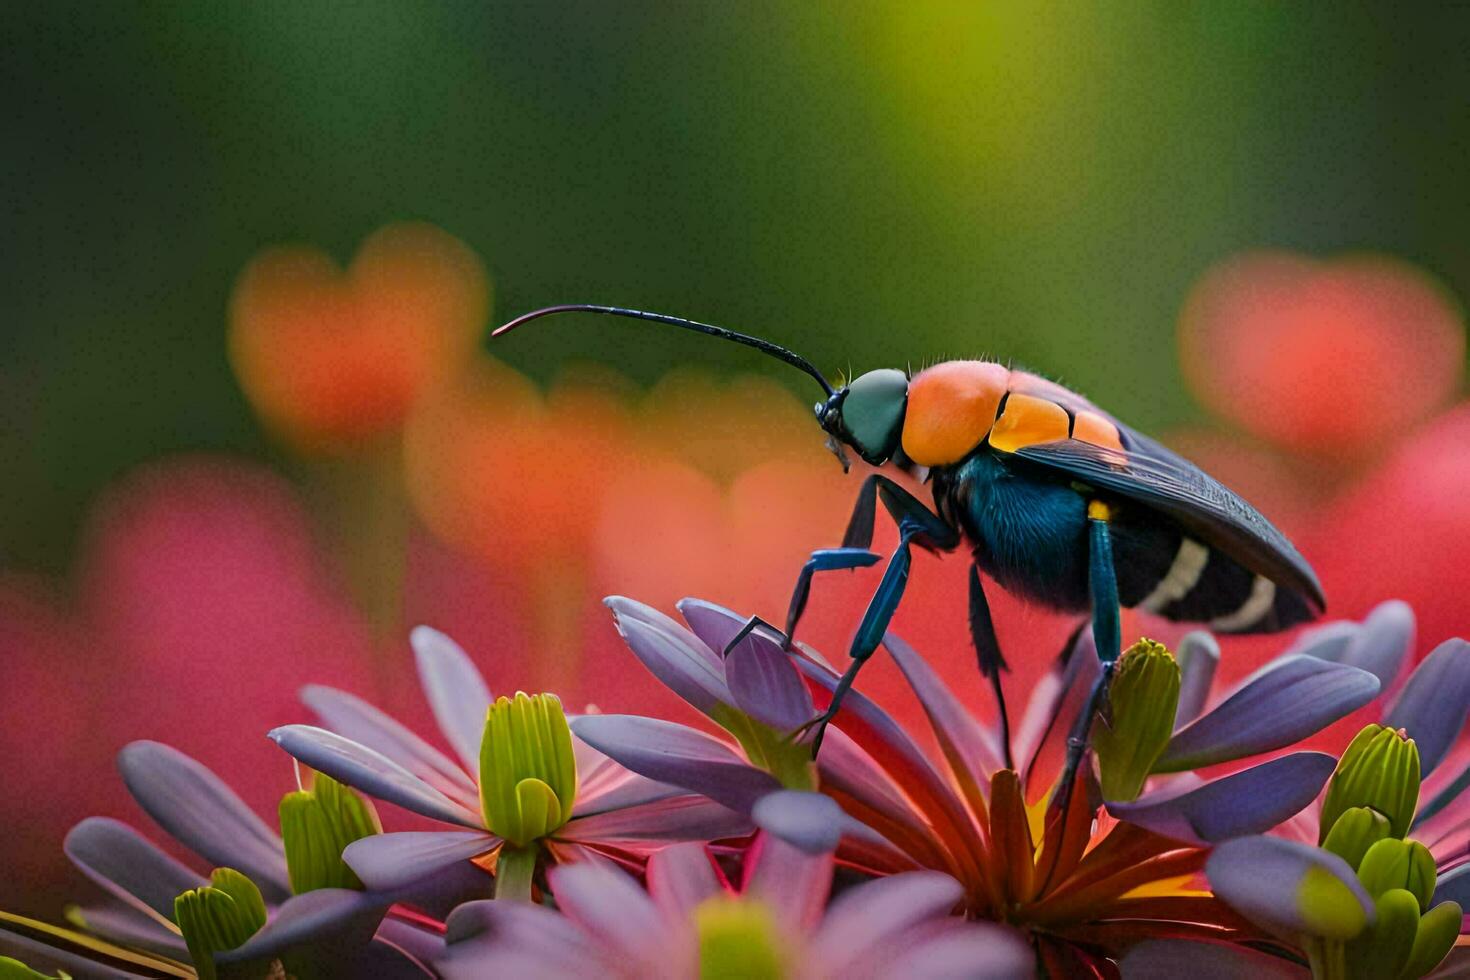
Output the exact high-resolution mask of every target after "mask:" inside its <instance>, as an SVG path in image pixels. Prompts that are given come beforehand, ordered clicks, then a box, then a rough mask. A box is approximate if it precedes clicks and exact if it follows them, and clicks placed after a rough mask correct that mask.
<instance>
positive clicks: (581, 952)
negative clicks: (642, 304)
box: [434, 901, 601, 980]
mask: <svg viewBox="0 0 1470 980" xmlns="http://www.w3.org/2000/svg"><path fill="white" fill-rule="evenodd" d="M444 939H445V944H444V954H443V955H442V956H441V957H439V958H438V959H437V960H435V963H434V965H435V966H436V967H437V968H438V970H439V972H440V973H441V974H443V976H444V977H445V978H446V980H460V978H463V980H479V978H482V977H485V976H505V977H575V976H583V975H586V974H588V973H597V972H601V971H599V969H598V966H599V964H600V962H601V960H600V957H599V955H598V954H599V951H598V949H597V947H595V946H594V945H593V944H592V943H591V942H589V941H588V938H587V935H586V933H584V932H583V931H582V930H581V929H579V928H577V926H576V925H575V924H574V923H573V922H571V920H569V919H568V918H567V917H566V916H564V915H559V914H557V913H556V912H553V911H552V910H551V909H548V908H543V907H542V906H539V905H531V904H529V903H526V902H495V901H479V902H467V903H465V904H464V905H461V906H460V907H459V908H457V909H455V910H454V912H453V914H451V915H450V916H449V920H448V922H447V923H446V924H445V934H444Z"/></svg>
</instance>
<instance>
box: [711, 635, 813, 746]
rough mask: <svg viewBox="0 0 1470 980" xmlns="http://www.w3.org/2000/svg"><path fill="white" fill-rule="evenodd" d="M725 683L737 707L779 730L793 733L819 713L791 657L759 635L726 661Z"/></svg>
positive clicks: (745, 643) (741, 643)
mask: <svg viewBox="0 0 1470 980" xmlns="http://www.w3.org/2000/svg"><path fill="white" fill-rule="evenodd" d="M725 682H726V684H728V685H729V688H730V696H731V697H732V698H733V699H734V701H735V706H736V707H737V708H739V709H740V710H741V711H743V712H745V713H746V714H747V715H750V716H751V717H752V718H754V719H755V720H756V721H759V722H763V723H765V724H767V725H770V726H771V727H772V728H774V729H776V730H777V731H783V732H787V731H791V730H792V729H795V728H797V727H799V726H801V725H803V724H805V723H806V722H808V721H811V719H812V718H813V717H815V715H816V713H817V709H816V707H815V706H814V705H813V704H812V695H811V692H810V691H808V690H807V686H806V683H805V682H804V681H802V679H801V674H800V673H799V672H798V671H797V669H796V665H795V664H794V663H793V662H792V659H791V654H789V653H787V652H786V651H785V650H783V649H781V645H780V644H779V643H777V642H775V641H774V640H772V639H771V638H770V637H768V636H765V635H763V634H761V633H759V632H752V633H750V634H749V635H748V636H746V637H745V639H743V640H741V641H740V643H739V644H738V645H737V646H736V647H735V648H734V649H733V650H731V651H730V653H729V656H727V657H726V658H725Z"/></svg>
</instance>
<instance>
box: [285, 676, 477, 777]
mask: <svg viewBox="0 0 1470 980" xmlns="http://www.w3.org/2000/svg"><path fill="white" fill-rule="evenodd" d="M301 700H302V702H303V703H304V704H305V705H306V706H307V707H308V708H310V709H311V710H312V711H314V712H316V715H317V717H318V718H320V719H321V720H322V727H323V728H326V729H327V730H329V731H332V732H335V733H337V734H338V735H341V736H342V737H343V738H348V739H351V740H352V741H354V742H356V743H357V744H358V745H363V746H366V747H367V748H370V749H372V750H373V751H374V752H377V753H379V754H381V755H382V756H383V757H384V758H387V759H391V760H393V761H394V762H396V763H398V765H400V766H402V767H403V768H404V769H407V770H408V771H409V772H411V773H413V774H414V775H415V776H417V777H418V778H419V779H421V780H423V781H424V782H425V783H428V784H429V785H430V786H432V787H434V789H436V790H438V791H439V792H441V793H443V794H444V795H445V796H447V797H449V798H450V799H452V800H455V801H456V802H458V803H461V804H463V805H466V806H479V790H477V789H476V788H475V784H474V783H473V782H472V781H471V780H470V778H469V777H468V776H466V775H465V773H464V770H462V769H461V768H460V767H459V766H457V765H455V763H454V761H453V760H451V759H450V758H449V757H448V756H446V755H445V754H444V753H443V752H440V751H439V750H438V749H436V748H434V747H433V746H432V745H430V744H429V743H428V742H425V741H424V740H423V739H422V738H420V737H419V736H418V735H416V734H414V733H413V732H412V731H410V730H409V729H408V728H407V727H406V726H405V725H403V724H402V723H401V722H399V721H398V720H396V719H395V718H393V717H391V716H389V715H388V714H386V713H384V712H383V711H380V710H379V709H378V708H375V707H373V706H372V705H371V704H368V703H367V702H366V701H364V700H363V699H362V698H359V697H358V696H356V695H355V694H348V693H347V692H346V691H339V690H337V689H336V688H332V687H323V686H322V685H319V684H309V685H307V686H306V687H303V688H302V689H301ZM482 723H483V719H482Z"/></svg>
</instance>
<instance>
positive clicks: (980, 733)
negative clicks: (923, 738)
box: [883, 633, 1003, 790]
mask: <svg viewBox="0 0 1470 980" xmlns="http://www.w3.org/2000/svg"><path fill="white" fill-rule="evenodd" d="M883 645H884V647H885V648H886V649H887V650H888V652H889V653H890V654H891V655H892V656H893V660H894V662H895V663H897V664H898V669H899V670H900V671H902V672H903V676H904V679H905V680H907V681H908V683H909V686H910V687H912V688H913V689H914V694H915V695H916V696H917V697H918V699H919V704H920V705H921V706H922V707H923V709H924V714H925V715H927V716H928V718H929V725H930V727H932V728H933V729H934V735H935V737H936V738H938V739H939V745H940V748H941V749H942V750H943V752H944V756H945V758H946V759H947V760H948V761H949V764H950V772H951V773H952V774H953V775H954V777H955V779H956V780H957V781H959V782H961V783H964V782H965V781H966V780H969V781H971V782H974V783H976V785H977V790H978V788H979V784H981V783H984V782H986V781H988V780H989V778H990V775H991V774H992V773H994V772H995V771H996V770H998V769H1000V768H1001V767H1002V765H1003V763H1002V761H1001V754H1000V749H999V747H998V746H997V745H996V744H995V741H994V739H993V738H992V737H991V734H990V732H988V731H987V730H986V729H984V728H982V727H981V726H980V723H979V722H977V721H976V720H975V719H974V717H973V716H971V714H970V713H969V712H968V711H966V710H965V708H964V706H963V705H961V704H960V701H959V698H957V697H955V696H954V693H953V692H951V691H950V689H949V687H948V686H947V685H946V684H945V683H944V682H943V681H942V680H940V679H939V675H938V674H936V673H935V672H934V668H932V667H930V666H929V664H928V662H927V661H926V660H924V658H923V657H921V656H919V655H918V653H916V652H915V651H914V648H913V647H911V646H909V645H908V644H907V643H905V642H904V641H903V640H902V639H900V638H899V637H897V636H895V635H893V634H892V633H889V634H888V635H886V636H885V637H884V638H883ZM977 777H979V778H978V779H977Z"/></svg>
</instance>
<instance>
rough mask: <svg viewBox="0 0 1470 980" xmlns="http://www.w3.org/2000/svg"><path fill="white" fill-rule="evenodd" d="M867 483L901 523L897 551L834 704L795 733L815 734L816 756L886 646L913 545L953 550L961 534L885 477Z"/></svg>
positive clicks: (856, 636) (862, 624)
mask: <svg viewBox="0 0 1470 980" xmlns="http://www.w3.org/2000/svg"><path fill="white" fill-rule="evenodd" d="M869 479H870V480H873V481H875V482H876V486H877V490H878V491H879V495H880V497H881V499H882V501H883V506H884V508H885V509H886V510H887V511H888V513H889V514H890V515H891V516H892V517H893V518H894V520H895V521H897V522H898V548H897V549H896V550H895V551H894V553H893V557H891V558H890V559H889V560H888V567H887V568H886V569H884V572H883V580H882V581H881V582H880V583H879V584H878V591H877V592H875V593H874V594H873V598H872V599H871V600H869V602H868V608H867V611H866V612H864V613H863V618H862V621H861V622H860V623H859V624H858V628H857V632H856V634H854V636H853V640H852V647H851V649H850V650H849V651H848V654H849V657H850V658H851V663H849V664H848V667H847V670H846V671H844V672H843V674H842V677H841V678H840V679H839V680H838V682H837V686H836V688H835V689H834V690H833V692H832V701H831V703H830V704H828V706H827V710H826V711H824V712H822V714H820V715H818V716H817V717H816V718H814V719H812V720H811V721H809V722H807V724H805V725H803V726H802V727H801V728H800V729H798V730H797V732H796V733H795V734H796V735H797V736H799V735H801V734H802V733H803V732H806V731H808V730H813V729H814V730H815V731H816V736H815V737H814V738H813V739H812V755H813V756H815V755H816V754H817V752H818V750H820V749H821V747H822V736H823V735H824V734H825V733H826V729H827V724H828V723H829V722H830V721H831V720H832V719H833V718H835V717H836V716H837V712H838V711H839V710H841V707H842V699H843V697H844V696H845V695H846V694H847V692H848V690H849V689H850V688H851V687H852V684H853V681H854V680H856V679H857V674H858V671H859V670H861V669H862V665H863V664H864V663H866V662H867V660H868V658H869V657H871V656H872V655H873V651H875V650H877V649H878V645H879V644H880V643H882V642H883V636H884V634H885V633H887V632H888V624H889V623H890V622H892V620H893V614H894V612H895V611H896V610H897V609H898V605H899V603H900V602H901V601H902V600H903V593H904V589H905V587H906V586H907V585H908V578H909V567H910V565H911V564H912V562H913V554H912V545H913V544H914V543H915V542H918V543H920V544H927V545H929V546H932V547H935V548H941V549H945V550H949V549H951V548H954V547H955V546H957V545H958V544H959V542H960V535H959V532H958V531H956V530H955V529H954V528H952V527H950V526H949V525H948V524H946V523H945V522H944V520H943V518H941V517H940V516H939V515H938V514H935V513H933V512H932V511H930V510H929V508H927V507H925V506H924V505H923V504H922V503H920V502H919V500H918V499H917V498H915V497H914V496H913V495H912V494H910V493H909V492H908V491H906V490H904V489H903V488H902V487H900V486H899V485H898V484H896V483H894V482H893V481H891V480H887V479H885V478H883V477H870V478H869ZM877 481H881V482H877ZM869 533H870V534H871V532H869Z"/></svg>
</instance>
